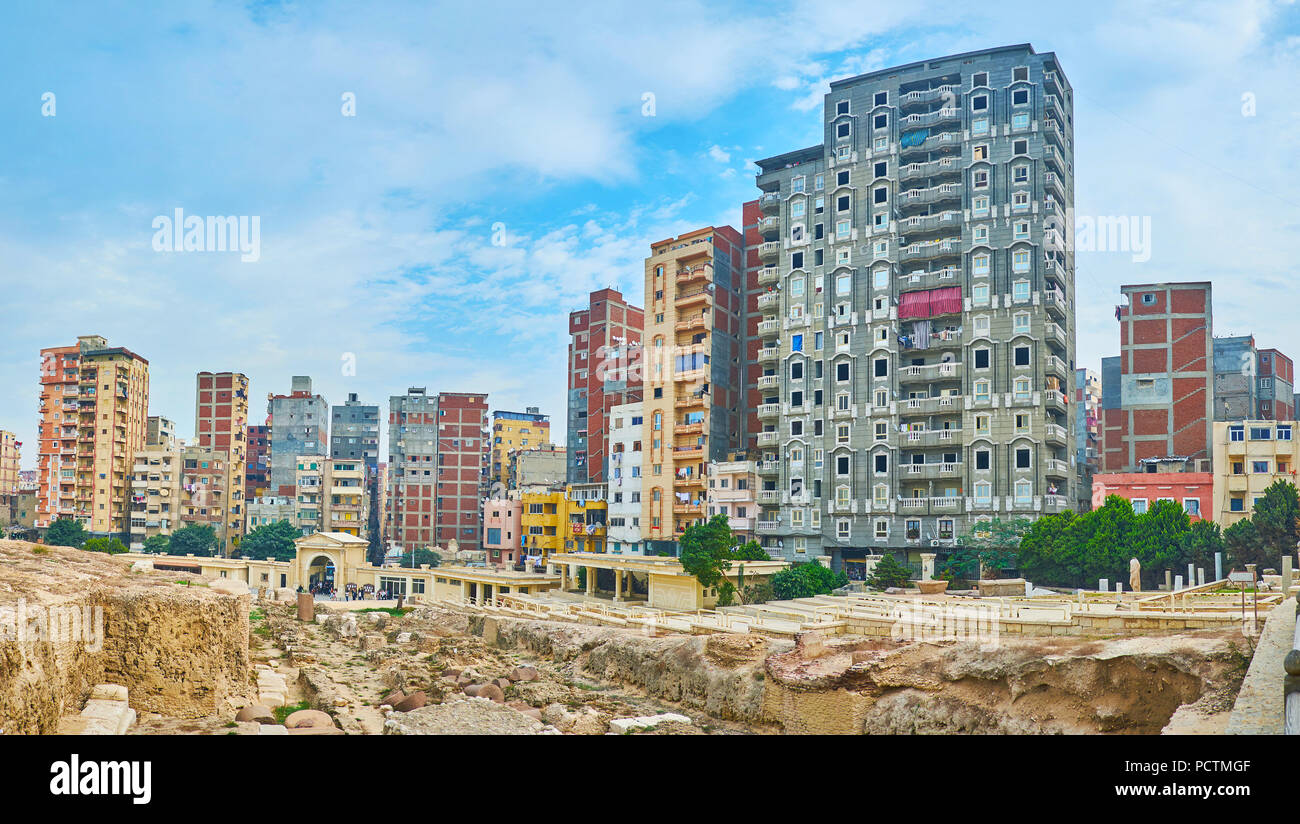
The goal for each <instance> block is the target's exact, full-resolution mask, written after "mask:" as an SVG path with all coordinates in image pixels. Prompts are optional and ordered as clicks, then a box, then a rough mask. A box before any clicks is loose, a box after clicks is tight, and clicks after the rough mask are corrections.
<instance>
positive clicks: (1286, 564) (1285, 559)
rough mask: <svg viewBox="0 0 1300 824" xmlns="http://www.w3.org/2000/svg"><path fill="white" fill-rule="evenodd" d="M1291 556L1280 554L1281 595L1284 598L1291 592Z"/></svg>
mask: <svg viewBox="0 0 1300 824" xmlns="http://www.w3.org/2000/svg"><path fill="white" fill-rule="evenodd" d="M1292 570H1293V567H1292V565H1291V556H1290V555H1283V556H1282V597H1283V598H1285V597H1287V596H1288V595H1290V594H1291V572H1292Z"/></svg>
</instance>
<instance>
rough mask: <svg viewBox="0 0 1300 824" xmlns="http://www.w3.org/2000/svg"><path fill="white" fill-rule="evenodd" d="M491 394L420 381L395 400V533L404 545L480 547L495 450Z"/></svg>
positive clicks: (391, 435)
mask: <svg viewBox="0 0 1300 824" xmlns="http://www.w3.org/2000/svg"><path fill="white" fill-rule="evenodd" d="M489 434H490V430H489V429H488V411H487V395H485V394H475V393H465V392H441V393H439V394H438V395H436V396H430V395H429V394H428V393H427V392H426V390H425V388H424V387H422V386H413V387H411V388H410V389H408V390H407V391H406V394H405V395H393V396H392V397H390V398H389V400H388V452H389V454H388V493H387V496H386V497H387V506H388V523H389V527H388V528H389V536H388V537H389V541H390V544H393V545H396V546H397V547H398V548H400V549H401V550H402V551H403V552H410V551H412V550H414V549H417V548H429V549H433V548H434V546H435V545H437V546H441V547H443V548H446V547H447V546H448V545H449V543H450V542H451V541H452V540H455V541H456V542H457V544H458V546H459V548H460V549H466V550H474V549H478V548H479V547H480V545H481V540H482V507H481V506H480V501H481V497H480V491H481V488H482V484H483V482H484V480H485V476H484V471H485V467H486V465H487V456H488V438H489Z"/></svg>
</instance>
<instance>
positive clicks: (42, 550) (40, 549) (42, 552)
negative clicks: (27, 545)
mask: <svg viewBox="0 0 1300 824" xmlns="http://www.w3.org/2000/svg"><path fill="white" fill-rule="evenodd" d="M32 552H33V553H35V554H36V555H47V554H49V550H48V549H47V548H45V547H43V546H34V547H32Z"/></svg>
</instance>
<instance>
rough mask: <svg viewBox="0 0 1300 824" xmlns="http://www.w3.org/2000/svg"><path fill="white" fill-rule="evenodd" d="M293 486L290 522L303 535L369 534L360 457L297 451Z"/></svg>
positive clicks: (362, 466)
mask: <svg viewBox="0 0 1300 824" xmlns="http://www.w3.org/2000/svg"><path fill="white" fill-rule="evenodd" d="M294 486H295V489H294V492H295V495H294V517H293V520H292V523H293V525H294V526H296V527H297V528H298V529H299V530H300V531H301V532H302V534H303V535H311V534H312V533H314V532H341V533H344V534H346V535H352V536H355V537H358V538H365V537H368V535H369V533H368V530H367V523H368V521H369V518H370V503H369V496H368V495H367V494H366V467H365V462H364V461H363V460H360V459H356V460H354V459H351V458H323V457H321V456H319V455H299V456H298V459H297V467H296V469H295V472H294Z"/></svg>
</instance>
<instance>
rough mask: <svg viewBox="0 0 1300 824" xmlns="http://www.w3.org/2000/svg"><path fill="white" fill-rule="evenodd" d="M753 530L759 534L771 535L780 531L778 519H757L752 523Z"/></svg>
mask: <svg viewBox="0 0 1300 824" xmlns="http://www.w3.org/2000/svg"><path fill="white" fill-rule="evenodd" d="M754 530H755V531H756V532H757V533H758V534H759V535H772V534H775V533H777V532H780V531H781V522H780V521H758V522H756V523H755V524H754Z"/></svg>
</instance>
